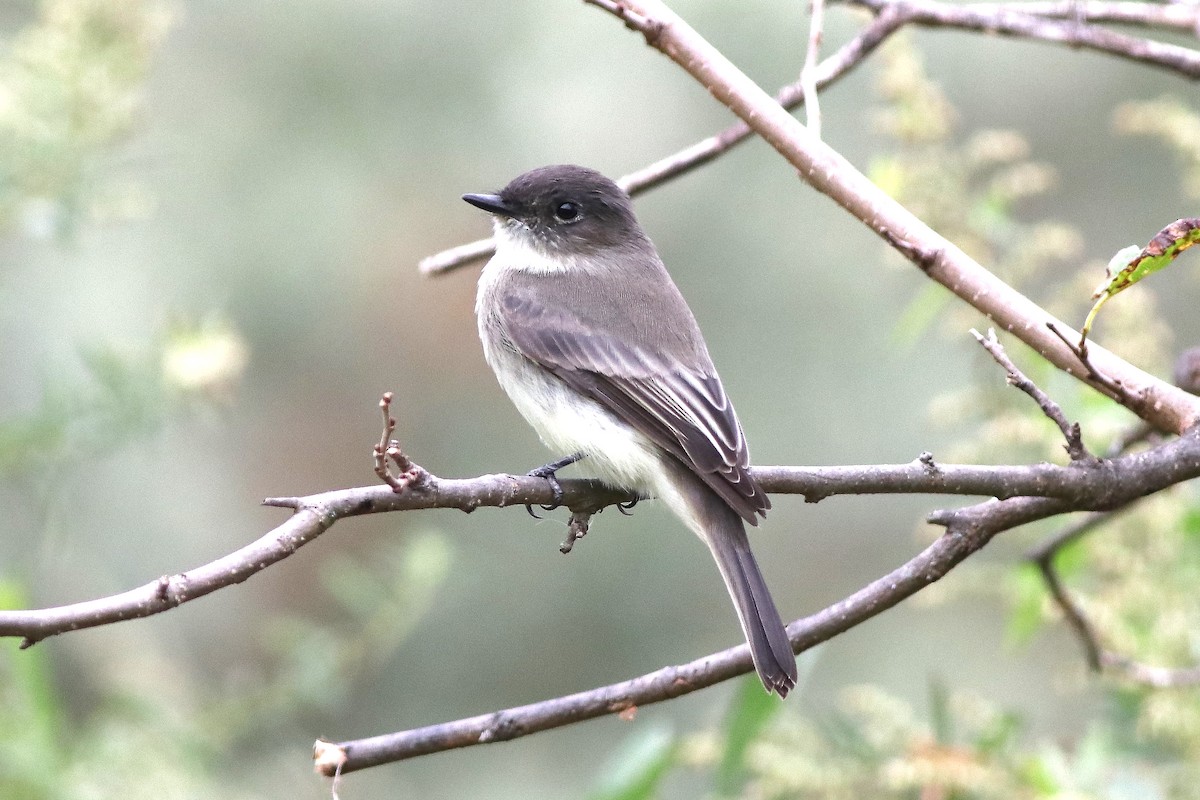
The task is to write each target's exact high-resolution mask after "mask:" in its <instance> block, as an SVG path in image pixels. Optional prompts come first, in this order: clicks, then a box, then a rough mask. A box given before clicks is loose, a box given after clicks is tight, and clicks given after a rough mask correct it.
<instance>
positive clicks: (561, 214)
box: [554, 200, 579, 222]
mask: <svg viewBox="0 0 1200 800" xmlns="http://www.w3.org/2000/svg"><path fill="white" fill-rule="evenodd" d="M554 217H555V218H556V219H557V220H558V221H559V222H574V221H575V220H577V219H579V204H578V203H572V202H571V201H570V200H568V201H567V202H565V203H559V204H558V205H557V206H555V207H554Z"/></svg>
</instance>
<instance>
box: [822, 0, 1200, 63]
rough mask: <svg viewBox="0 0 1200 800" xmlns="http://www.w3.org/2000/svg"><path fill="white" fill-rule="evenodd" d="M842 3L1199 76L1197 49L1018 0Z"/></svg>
mask: <svg viewBox="0 0 1200 800" xmlns="http://www.w3.org/2000/svg"><path fill="white" fill-rule="evenodd" d="M842 2H844V3H846V4H847V5H852V6H859V7H861V8H869V9H871V10H872V11H875V12H880V11H883V10H885V9H887V8H892V7H894V6H900V7H901V8H902V9H903V12H904V14H905V16H906V18H907V20H908V22H909V23H911V24H914V25H922V26H924V27H928V28H959V29H962V30H972V31H981V32H984V33H996V34H1000V35H1001V36H1014V37H1018V38H1022V39H1034V40H1037V41H1042V42H1053V43H1058V44H1065V45H1068V46H1069V47H1078V48H1082V49H1085V50H1094V51H1096V52H1098V53H1105V54H1107V55H1112V56H1117V57H1119V58H1125V59H1129V60H1130V61H1136V62H1138V63H1140V64H1145V65H1147V66H1151V67H1159V68H1161V69H1166V70H1170V71H1171V72H1176V73H1178V74H1180V75H1183V76H1184V77H1186V78H1191V79H1192V80H1196V79H1197V78H1200V52H1197V51H1195V50H1191V49H1189V48H1187V47H1180V46H1179V45H1175V44H1166V43H1164V42H1156V41H1154V40H1152V39H1139V38H1137V37H1136V36H1128V35H1126V34H1124V33H1117V32H1116V31H1111V30H1108V29H1106V28H1099V27H1096V26H1094V25H1088V24H1087V23H1086V22H1084V21H1082V20H1081V19H1079V18H1077V17H1069V18H1068V19H1066V20H1063V21H1059V20H1054V19H1048V18H1046V17H1038V16H1034V15H1033V14H1031V13H1028V12H1024V13H1023V12H1022V11H1021V10H1017V9H1021V6H1022V4H1020V3H1016V4H1012V5H992V6H990V7H988V8H986V9H984V10H982V11H981V10H978V9H977V8H976V7H975V6H973V5H961V4H951V3H943V2H939V0H842Z"/></svg>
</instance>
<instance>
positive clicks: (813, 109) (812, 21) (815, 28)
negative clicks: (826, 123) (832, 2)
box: [800, 0, 825, 139]
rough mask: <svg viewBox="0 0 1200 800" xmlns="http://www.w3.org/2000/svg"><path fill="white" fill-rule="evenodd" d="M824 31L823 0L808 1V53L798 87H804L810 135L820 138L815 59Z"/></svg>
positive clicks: (818, 53) (805, 55)
mask: <svg viewBox="0 0 1200 800" xmlns="http://www.w3.org/2000/svg"><path fill="white" fill-rule="evenodd" d="M824 31H825V0H809V22H808V51H807V52H806V53H805V54H804V69H803V70H801V71H800V85H801V86H803V87H804V113H805V118H806V119H807V120H808V129H809V130H810V131H812V135H813V136H815V137H817V138H818V139H820V138H821V103H820V101H819V100H818V99H817V59H818V58H819V57H820V54H821V39H822V37H823V36H824Z"/></svg>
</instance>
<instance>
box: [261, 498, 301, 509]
mask: <svg viewBox="0 0 1200 800" xmlns="http://www.w3.org/2000/svg"><path fill="white" fill-rule="evenodd" d="M262 504H263V505H264V506H274V507H276V508H290V509H292V510H293V511H299V510H300V509H301V508H303V507H304V501H303V500H302V499H301V498H299V497H265V498H263V501H262Z"/></svg>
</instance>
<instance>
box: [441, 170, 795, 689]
mask: <svg viewBox="0 0 1200 800" xmlns="http://www.w3.org/2000/svg"><path fill="white" fill-rule="evenodd" d="M463 199H464V200H466V201H467V202H468V203H470V204H471V205H474V206H477V207H479V208H481V209H483V210H484V211H488V212H490V213H491V214H493V215H494V224H495V238H496V255H495V256H494V257H493V258H492V260H491V261H489V262H488V264H487V266H486V267H484V269H483V274H482V275H481V276H480V279H479V294H478V296H477V299H476V301H475V313H476V315H477V317H478V321H479V338H480V339H482V340H483V350H484V355H485V356H486V358H487V362H488V364H489V365H491V367H492V369H493V370H494V371H495V373H496V377H497V378H498V379H499V381H500V385H501V387H503V388H504V391H505V392H507V393H508V396H509V398H511V399H512V401H513V403H514V404H515V405H516V407H517V410H518V411H520V412H521V415H522V416H524V417H525V419H526V420H527V421H528V422H529V424H530V425H532V426H533V427H534V429H535V430H536V431H537V432H538V434H539V435H540V436H541V438H542V441H544V442H545V443H546V444H547V445H548V446H549V447H550V448H551V449H552V450H555V451H558V452H563V453H569V454H572V455H569V456H568V457H567V458H564V459H562V460H561V461H559V462H556V463H555V464H550V465H547V467H546V468H544V469H543V470H541V471H538V470H535V473H534V474H541V475H542V476H544V477H549V478H551V479H552V480H553V471H554V469H557V468H558V467H560V466H563V465H564V464H566V463H571V462H572V461H575V460H578V459H579V458H586V459H587V463H588V464H590V465H591V467H592V470H593V472H594V474H595V475H596V477H598V478H599V479H600V480H602V481H604V482H605V483H608V484H610V485H612V486H614V487H618V488H621V489H625V490H628V491H631V492H635V493H638V494H646V495H653V496H656V497H658V498H660V499H661V500H663V502H665V503H666V504H667V506H668V507H669V508H670V509H671V511H673V512H674V513H675V515H676V516H678V517H679V518H680V519H681V520H682V521H683V522H684V524H685V525H687V526H688V527H689V528H691V529H692V531H694V532H695V533H696V535H698V536H699V537H700V538H701V539H703V540H704V543H705V544H707V545H708V547H709V549H710V550H711V551H712V554H713V558H714V559H716V562H717V567H718V568H719V569H720V571H721V576H722V577H723V578H724V579H725V586H726V588H727V589H728V590H729V594H730V596H731V597H732V598H733V604H734V606H735V607H736V608H737V614H738V620H739V621H740V622H741V624H742V630H743V631H744V632H745V635H746V640H747V641H748V642H749V643H750V652H751V654H752V655H753V657H754V666H755V667H756V668H757V669H758V674H759V677H760V678H762V682H763V684H764V685H765V686H766V687H767V690H768V691H774V692H778V693H779V695H780V696H781V697H783V696H786V695H787V693H788V690H789V689H791V688H792V687H793V686H795V685H796V657H795V655H794V653H793V652H792V647H791V644H790V643H789V642H788V638H787V633H786V632H785V631H784V627H783V622H782V620H781V619H780V618H779V612H778V611H777V610H776V609H775V603H774V601H773V600H772V599H771V594H770V592H769V591H768V590H767V584H766V582H765V581H764V580H763V576H762V572H760V571H759V568H758V564H757V563H755V561H754V556H753V554H752V553H751V552H750V542H749V540H748V539H747V538H746V528H745V526H744V525H743V524H742V523H743V521H745V522H748V523H750V524H751V525H757V524H758V515H760V514H762V515H765V514H766V511H767V509H768V508H770V507H771V502H770V500H768V499H767V496H766V494H765V493H764V492H763V490H762V489H761V488H760V487H759V486H758V484H757V482H756V481H755V480H754V478H753V477H752V476H751V475H750V473H749V472H748V469H747V468H748V467H749V465H750V454H749V452H748V450H747V447H746V439H745V437H744V436H743V434H742V428H741V425H740V424H739V423H738V420H737V415H736V414H735V413H734V410H733V405H732V404H731V403H730V402H729V398H728V397H726V395H725V389H724V387H722V386H721V379H720V378H719V377H717V371H716V369H715V368H714V367H713V363H712V359H710V358H709V355H708V349H707V348H706V347H705V345H704V337H703V336H702V335H701V334H700V328H699V327H698V326H697V325H696V320H695V318H694V317H693V316H692V311H691V309H690V308H688V305H687V302H686V301H684V299H683V295H681V294H680V293H679V289H678V288H677V287H676V286H675V283H674V281H672V280H671V276H670V275H668V274H667V270H666V268H665V267H664V266H663V263H662V259H660V258H659V256H658V252H657V251H656V250H655V249H654V244H653V243H652V242H651V241H650V239H649V238H648V237H647V236H646V234H645V233H644V232H643V231H642V227H641V225H639V224H638V221H637V218H636V217H635V216H634V214H633V206H632V204H631V203H630V200H629V196H628V195H627V194H626V193H625V192H624V191H622V190H621V189H620V188H619V187H618V186H617V185H616V184H615V183H613V182H612V181H610V180H609V179H608V178H606V177H604V176H603V175H601V174H600V173H598V172H595V171H594V170H590V169H585V168H583V167H576V166H569V165H564V166H551V167H542V168H540V169H535V170H533V171H531V172H527V173H525V174H524V175H521V176H520V177H518V178H516V179H514V180H513V181H512V182H511V183H509V184H508V186H506V187H504V189H502V190H501V191H500V193H499V194H467V195H463Z"/></svg>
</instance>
